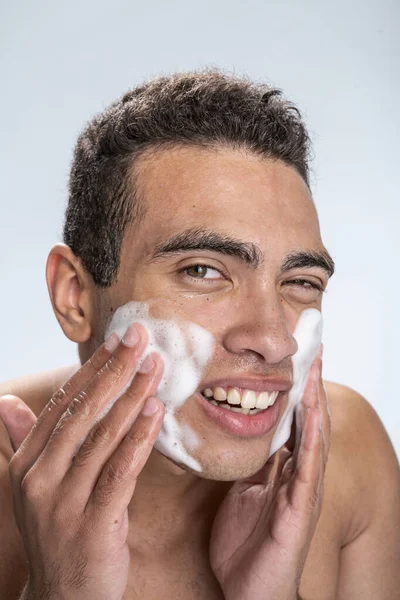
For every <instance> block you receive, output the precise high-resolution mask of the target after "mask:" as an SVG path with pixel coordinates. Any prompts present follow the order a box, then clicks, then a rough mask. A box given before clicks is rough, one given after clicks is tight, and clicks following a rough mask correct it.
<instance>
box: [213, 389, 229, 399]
mask: <svg viewBox="0 0 400 600" xmlns="http://www.w3.org/2000/svg"><path fill="white" fill-rule="evenodd" d="M227 397H228V394H227V393H226V391H225V390H224V388H221V387H216V388H215V390H214V398H215V400H218V402H223V401H224V400H226V399H227Z"/></svg>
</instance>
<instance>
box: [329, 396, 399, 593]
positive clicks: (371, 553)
mask: <svg viewBox="0 0 400 600" xmlns="http://www.w3.org/2000/svg"><path fill="white" fill-rule="evenodd" d="M348 392H349V395H348V396H347V398H346V409H347V412H348V414H347V417H348V418H347V422H348V423H350V424H351V425H350V426H349V427H348V428H346V429H347V431H346V434H345V435H344V437H343V439H342V440H341V441H342V442H343V447H344V450H345V452H346V454H347V457H348V464H349V465H350V467H349V470H350V471H351V472H350V473H349V474H350V476H351V481H352V483H355V484H356V485H354V489H355V490H356V492H355V493H354V494H352V499H351V501H352V506H353V511H354V514H353V519H352V524H353V525H354V527H351V528H350V531H351V533H350V535H349V539H348V540H346V541H345V543H344V545H343V547H342V550H341V557H340V574H339V583H338V595H337V598H338V600H377V599H378V598H379V600H393V599H394V598H395V597H396V595H397V594H398V591H399V588H400V576H399V573H400V478H399V468H398V461H397V459H396V455H395V452H394V449H393V447H392V445H391V443H390V440H389V438H388V436H387V434H386V431H385V429H384V427H383V425H382V423H381V421H380V420H379V418H378V416H377V414H376V413H375V411H374V410H373V408H372V407H371V406H370V405H369V404H368V403H367V402H366V401H365V400H364V399H363V398H362V397H361V396H359V395H358V394H356V393H355V392H353V391H348Z"/></svg>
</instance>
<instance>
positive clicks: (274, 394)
mask: <svg viewBox="0 0 400 600" xmlns="http://www.w3.org/2000/svg"><path fill="white" fill-rule="evenodd" d="M278 396H279V392H271V394H270V395H269V405H270V406H272V405H273V404H275V400H276V399H277V397H278Z"/></svg>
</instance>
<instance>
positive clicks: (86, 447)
mask: <svg viewBox="0 0 400 600" xmlns="http://www.w3.org/2000/svg"><path fill="white" fill-rule="evenodd" d="M110 439H111V432H110V430H109V429H108V428H107V427H106V426H105V425H104V423H102V422H101V421H100V422H99V423H98V424H97V425H95V426H94V427H93V428H92V429H91V430H90V431H89V433H88V435H87V437H86V439H85V441H84V442H83V444H82V446H81V447H80V449H79V451H78V452H77V454H75V456H74V457H73V459H72V461H73V463H74V466H76V467H83V466H85V465H86V464H87V463H88V462H89V461H90V460H91V459H92V457H93V455H94V454H95V453H96V451H97V450H98V449H99V448H101V447H102V446H104V445H105V444H107V443H108V442H109V441H110Z"/></svg>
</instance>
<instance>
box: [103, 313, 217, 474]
mask: <svg viewBox="0 0 400 600" xmlns="http://www.w3.org/2000/svg"><path fill="white" fill-rule="evenodd" d="M131 323H140V324H141V325H143V326H144V327H145V328H146V330H147V333H148V338H149V341H148V344H147V346H146V349H145V351H144V353H143V355H142V357H141V359H140V362H139V364H138V365H137V369H138V368H139V367H140V365H141V364H142V362H143V360H144V359H145V358H146V356H148V354H150V353H151V352H157V354H159V355H160V356H161V358H162V359H163V362H164V372H163V375H162V378H161V381H160V384H159V386H158V389H157V397H158V398H159V399H160V400H161V401H162V402H163V404H164V405H165V416H164V421H163V424H162V427H161V430H160V433H159V436H158V438H157V440H156V443H155V444H154V447H155V448H156V449H157V450H159V451H160V452H161V453H162V454H164V455H165V456H168V457H169V458H171V459H172V460H175V461H176V462H178V463H180V464H184V465H186V466H188V467H189V468H191V469H193V470H195V471H201V470H202V469H201V465H200V464H199V462H198V461H197V460H196V459H194V458H193V457H192V456H190V454H189V453H188V449H189V450H190V451H193V450H194V449H195V448H196V447H197V446H198V444H199V440H198V437H197V435H196V433H195V432H194V431H193V429H192V428H191V427H190V426H189V425H187V424H185V425H180V424H179V423H178V421H177V420H176V418H175V411H176V409H177V408H179V407H180V406H181V405H182V404H183V403H184V402H185V400H187V399H188V398H189V397H190V396H191V395H192V394H193V393H194V392H195V390H196V388H197V387H198V385H199V383H200V381H201V378H202V375H203V372H204V369H205V367H206V365H207V363H208V361H209V360H210V358H211V355H212V351H213V345H214V344H213V337H212V335H211V333H209V332H208V331H206V330H205V329H203V327H200V325H197V324H196V323H191V322H188V321H185V322H179V323H178V321H173V320H171V319H168V321H167V320H163V319H156V318H154V317H150V315H149V306H148V304H147V303H145V302H128V304H125V305H123V306H121V307H119V308H118V309H117V310H116V311H115V313H114V315H113V317H112V319H111V322H110V323H109V325H108V327H107V330H106V333H105V339H107V338H108V336H110V335H111V334H112V333H113V332H116V333H117V334H118V336H119V337H120V338H121V337H123V335H124V333H125V331H126V330H127V329H128V327H129V325H130V324H131ZM137 369H135V371H134V372H133V374H132V378H131V379H130V381H129V383H128V384H127V386H126V387H125V388H124V390H122V391H121V393H120V394H119V395H118V397H117V398H113V400H112V402H111V403H110V404H109V405H108V406H107V407H106V409H105V411H103V413H102V415H101V416H103V415H104V414H105V412H107V411H108V410H109V409H110V408H111V406H112V404H114V403H115V402H116V400H117V399H118V398H119V397H121V395H122V394H123V393H124V392H125V390H126V389H127V388H128V387H129V385H130V383H131V381H132V379H133V377H134V376H135V373H136V371H137ZM98 418H100V416H99V417H98Z"/></svg>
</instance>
